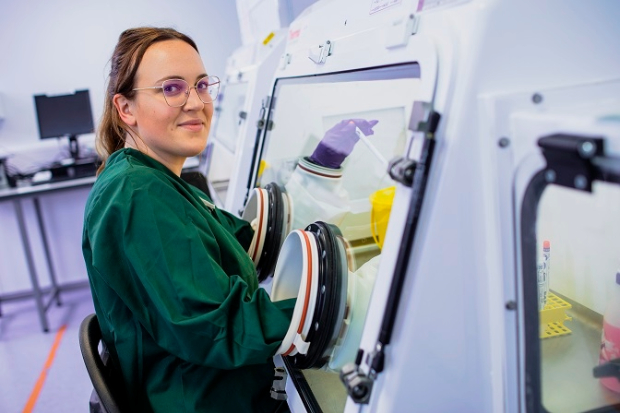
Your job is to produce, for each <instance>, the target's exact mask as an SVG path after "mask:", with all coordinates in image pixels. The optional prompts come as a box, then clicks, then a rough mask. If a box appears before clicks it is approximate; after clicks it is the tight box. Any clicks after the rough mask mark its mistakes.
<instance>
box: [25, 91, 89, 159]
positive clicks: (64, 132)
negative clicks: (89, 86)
mask: <svg viewBox="0 0 620 413" xmlns="http://www.w3.org/2000/svg"><path fill="white" fill-rule="evenodd" d="M34 103H35V107H36V111H37V122H38V125H39V136H40V138H41V139H49V138H60V137H65V136H66V137H68V138H69V151H70V153H71V157H72V158H73V159H75V160H77V159H79V147H78V141H77V137H78V135H83V134H87V133H92V132H93V131H94V124H93V114H92V110H91V106H90V95H89V93H88V90H78V91H76V92H75V93H73V94H70V95H56V96H47V95H35V96H34Z"/></svg>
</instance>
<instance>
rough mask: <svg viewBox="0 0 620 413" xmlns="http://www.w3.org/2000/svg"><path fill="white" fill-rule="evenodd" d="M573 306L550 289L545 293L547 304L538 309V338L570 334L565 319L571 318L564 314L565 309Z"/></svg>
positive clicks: (569, 319)
mask: <svg viewBox="0 0 620 413" xmlns="http://www.w3.org/2000/svg"><path fill="white" fill-rule="evenodd" d="M572 307H573V306H572V305H570V304H569V303H568V302H567V301H565V300H562V299H561V298H560V297H558V296H557V295H555V294H553V293H552V292H551V291H549V293H548V294H547V305H545V308H543V309H542V310H541V311H540V314H539V317H540V338H541V339H545V338H550V337H558V336H563V335H565V334H570V333H571V330H570V329H568V328H567V327H566V326H565V325H564V322H565V321H571V320H572V319H573V318H572V317H569V316H568V315H566V310H569V309H571V308H572Z"/></svg>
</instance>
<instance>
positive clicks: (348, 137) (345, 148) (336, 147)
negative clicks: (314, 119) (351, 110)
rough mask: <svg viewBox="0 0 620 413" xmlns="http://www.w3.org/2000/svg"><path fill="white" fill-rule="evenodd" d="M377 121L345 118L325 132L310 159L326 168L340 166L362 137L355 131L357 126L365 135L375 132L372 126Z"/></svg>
mask: <svg viewBox="0 0 620 413" xmlns="http://www.w3.org/2000/svg"><path fill="white" fill-rule="evenodd" d="M377 123H379V121H378V120H371V121H367V120H364V119H345V120H343V121H340V122H338V123H337V124H336V125H335V126H334V127H332V128H331V129H330V130H328V131H327V132H325V136H323V139H321V142H319V144H318V145H317V147H316V148H315V149H314V152H313V153H312V155H310V161H311V162H312V163H315V164H317V165H321V166H324V167H326V168H332V169H336V168H340V165H341V164H342V162H343V161H344V159H345V158H346V157H347V156H349V154H350V153H351V151H353V147H354V146H355V144H356V143H357V141H358V140H359V139H360V138H359V136H357V133H355V127H358V128H359V129H360V130H361V131H362V133H363V134H364V135H366V136H368V135H372V134H374V133H375V132H374V131H373V130H372V127H373V126H375V125H376V124H377Z"/></svg>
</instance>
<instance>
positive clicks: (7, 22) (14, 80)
mask: <svg viewBox="0 0 620 413" xmlns="http://www.w3.org/2000/svg"><path fill="white" fill-rule="evenodd" d="M142 25H149V26H170V27H173V28H175V29H177V30H179V31H181V32H184V33H185V34H187V35H189V36H190V37H192V38H193V39H194V41H196V43H197V45H198V48H199V50H200V52H201V55H202V58H203V60H204V63H205V66H206V68H207V71H209V73H213V74H222V76H223V74H224V70H225V64H226V58H227V57H228V56H229V55H230V54H231V53H232V52H233V50H235V49H236V48H237V47H239V46H240V45H241V40H240V33H239V23H238V19H237V12H236V7H235V2H233V1H224V0H206V1H205V0H201V1H198V0H179V1H175V2H172V1H163V0H148V1H147V0H108V1H105V2H84V1H77V0H54V1H49V2H42V1H34V0H0V99H1V101H2V102H1V106H2V107H3V108H4V119H3V120H0V153H2V152H8V153H9V154H14V155H13V157H12V158H11V159H10V160H11V161H13V162H14V163H15V164H18V165H19V164H22V165H23V164H24V158H28V156H25V155H24V152H28V153H30V152H32V151H33V150H34V151H36V149H37V148H39V149H40V148H45V150H44V151H43V154H44V156H50V157H52V156H54V155H55V153H56V152H57V151H58V149H59V145H66V142H63V141H61V142H60V144H59V143H57V142H56V141H55V140H48V141H39V137H38V128H37V124H36V114H35V110H34V100H33V95H35V94H57V93H65V92H72V91H74V90H76V89H90V96H91V104H92V107H93V115H94V120H95V122H97V121H98V119H99V118H100V116H101V112H102V107H103V96H104V89H105V82H106V77H107V73H108V71H109V66H108V61H109V59H110V56H111V53H112V50H113V48H114V45H115V44H116V41H117V39H118V36H119V34H120V33H121V32H122V31H123V30H125V29H127V28H130V27H135V26H142ZM92 139H93V136H91V135H88V136H84V137H82V138H81V140H82V141H86V143H88V142H89V141H92ZM38 152H41V151H38ZM37 156H40V154H38V155H37ZM26 164H27V159H26ZM87 195H88V191H87V190H78V191H75V192H71V193H63V194H57V195H53V196H50V197H46V198H44V199H42V200H41V203H42V207H43V209H44V217H45V218H46V222H47V224H48V227H49V228H48V235H49V238H50V241H51V243H52V251H53V254H54V262H55V268H56V273H57V276H58V278H59V279H60V280H61V281H72V280H77V279H86V273H85V269H84V264H83V261H82V254H81V249H80V240H81V228H82V213H83V208H84V202H85V200H86V196H87ZM27 213H28V214H27V220H28V226H29V229H30V230H31V231H30V232H31V237H32V239H31V240H32V243H33V244H34V247H35V253H36V255H37V269H38V270H39V273H40V277H41V280H42V282H43V284H46V279H47V271H46V268H45V264H44V262H43V261H42V259H41V253H40V251H41V248H40V239H39V238H38V233H37V231H36V222H35V221H34V216H33V214H32V207H31V204H29V203H27ZM29 287H30V282H29V278H28V272H27V269H26V264H25V259H24V257H23V251H22V249H21V246H20V241H19V237H18V232H17V224H16V222H15V215H14V211H13V206H12V204H11V203H10V202H0V294H2V293H6V292H14V291H21V290H25V289H28V288H29Z"/></svg>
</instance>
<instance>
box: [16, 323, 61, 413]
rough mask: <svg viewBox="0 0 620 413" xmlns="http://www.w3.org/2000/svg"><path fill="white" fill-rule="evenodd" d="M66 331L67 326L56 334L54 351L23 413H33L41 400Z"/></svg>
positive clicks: (51, 351) (49, 356)
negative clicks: (44, 386)
mask: <svg viewBox="0 0 620 413" xmlns="http://www.w3.org/2000/svg"><path fill="white" fill-rule="evenodd" d="M65 330H67V325H66V324H65V325H63V326H62V327H60V330H58V332H57V333H56V338H55V339H54V344H52V349H51V350H50V353H49V355H48V356H47V360H46V361H45V365H44V366H43V371H41V374H40V375H39V378H38V379H37V382H36V384H35V385H34V389H32V393H30V397H29V398H28V402H27V403H26V407H24V411H23V412H22V413H31V412H32V409H34V405H35V403H36V402H37V399H38V398H39V394H40V393H41V389H42V388H43V384H44V383H45V379H46V378H47V372H48V371H49V369H50V368H51V367H52V363H53V362H54V357H56V350H58V346H59V345H60V341H61V340H62V336H63V334H65Z"/></svg>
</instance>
